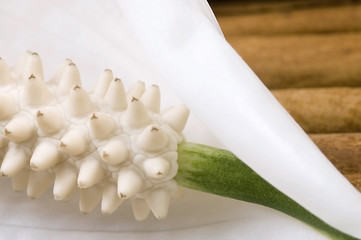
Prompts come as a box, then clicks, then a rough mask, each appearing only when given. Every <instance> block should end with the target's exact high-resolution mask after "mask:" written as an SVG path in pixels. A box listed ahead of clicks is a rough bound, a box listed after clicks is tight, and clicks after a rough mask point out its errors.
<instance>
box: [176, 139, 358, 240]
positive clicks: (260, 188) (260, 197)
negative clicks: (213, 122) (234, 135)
mask: <svg viewBox="0 0 361 240" xmlns="http://www.w3.org/2000/svg"><path fill="white" fill-rule="evenodd" d="M178 154H179V156H178V164H179V170H178V174H177V176H176V180H177V182H178V184H180V185H182V186H184V187H188V188H192V189H196V190H199V191H203V192H208V193H212V194H216V195H220V196H224V197H229V198H234V199H238V200H242V201H246V202H251V203H256V204H260V205H263V206H266V207H270V208H273V209H276V210H278V211H281V212H283V213H285V214H288V215H290V216H292V217H294V218H297V219H299V220H301V221H303V222H305V223H307V224H308V225H310V226H311V227H313V228H315V229H317V230H318V231H320V232H321V233H323V234H325V235H326V236H328V237H329V238H330V239H335V240H336V239H337V240H339V239H342V240H346V239H357V238H354V237H352V236H350V235H347V234H345V233H343V232H341V231H339V230H337V229H335V228H333V227H331V226H330V225H328V224H327V223H325V222H324V221H322V220H321V219H319V218H318V217H316V216H315V215H313V214H312V213H311V212H309V211H307V210H306V209H305V208H303V207H302V206H300V205H299V204H298V203H296V202H295V201H293V200H292V199H291V198H289V197H287V196H286V195H285V194H283V193H282V192H280V191H279V190H277V189H276V188H275V187H273V186H272V185H271V184H269V183H268V182H267V181H265V180H264V179H263V178H262V177H260V176H259V175H258V174H257V173H255V172H254V171H253V170H252V169H251V168H249V167H248V166H247V165H246V164H245V163H244V162H242V161H241V160H239V159H238V158H237V157H236V156H235V155H233V154H232V153H231V152H229V151H226V150H223V149H217V148H213V147H209V146H205V145H201V144H194V143H182V144H180V145H179V146H178Z"/></svg>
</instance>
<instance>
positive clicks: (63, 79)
mask: <svg viewBox="0 0 361 240" xmlns="http://www.w3.org/2000/svg"><path fill="white" fill-rule="evenodd" d="M74 85H81V80H80V74H79V70H78V68H77V66H76V65H75V64H74V63H73V62H68V63H67V64H66V65H65V66H64V67H63V70H62V73H61V76H60V79H59V84H58V89H59V91H60V92H61V93H63V94H64V93H68V92H69V91H70V90H71V89H72V88H73V86H74Z"/></svg>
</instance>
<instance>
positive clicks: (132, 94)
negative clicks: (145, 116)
mask: <svg viewBox="0 0 361 240" xmlns="http://www.w3.org/2000/svg"><path fill="white" fill-rule="evenodd" d="M144 91H145V84H144V82H142V81H138V82H136V83H135V84H133V86H132V87H131V88H130V89H129V90H128V92H127V99H128V102H129V101H132V99H133V98H138V99H139V98H140V97H141V96H142V95H143V93H144Z"/></svg>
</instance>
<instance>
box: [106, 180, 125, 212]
mask: <svg viewBox="0 0 361 240" xmlns="http://www.w3.org/2000/svg"><path fill="white" fill-rule="evenodd" d="M123 201H124V199H121V198H119V197H118V193H117V185H116V184H115V183H108V184H107V185H106V186H104V190H103V197H102V204H101V210H102V213H103V214H105V215H108V214H111V213H113V212H114V211H115V210H117V208H119V206H120V205H121V204H122V203H123Z"/></svg>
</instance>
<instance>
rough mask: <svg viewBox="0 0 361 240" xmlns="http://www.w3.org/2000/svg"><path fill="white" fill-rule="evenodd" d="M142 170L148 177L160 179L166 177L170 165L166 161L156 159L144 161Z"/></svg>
mask: <svg viewBox="0 0 361 240" xmlns="http://www.w3.org/2000/svg"><path fill="white" fill-rule="evenodd" d="M143 168H144V171H145V173H146V174H147V176H148V177H150V178H154V179H162V178H164V177H166V176H167V175H168V173H169V169H170V164H169V162H168V161H167V160H166V159H164V158H162V157H156V158H150V159H147V160H145V161H144V163H143Z"/></svg>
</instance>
